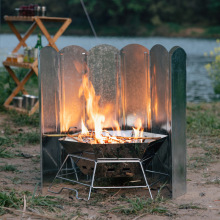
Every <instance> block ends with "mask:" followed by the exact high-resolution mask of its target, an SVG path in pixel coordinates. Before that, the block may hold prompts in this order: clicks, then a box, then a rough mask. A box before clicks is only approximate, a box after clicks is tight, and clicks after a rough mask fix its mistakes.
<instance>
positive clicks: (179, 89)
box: [170, 47, 186, 198]
mask: <svg viewBox="0 0 220 220" xmlns="http://www.w3.org/2000/svg"><path fill="white" fill-rule="evenodd" d="M170 72H171V83H172V97H171V99H172V104H171V105H172V118H171V121H172V127H171V146H172V195H173V197H174V198H176V197H178V196H180V195H182V194H184V193H185V192H186V53H185V51H184V50H183V49H182V48H178V47H176V48H173V49H171V51H170Z"/></svg>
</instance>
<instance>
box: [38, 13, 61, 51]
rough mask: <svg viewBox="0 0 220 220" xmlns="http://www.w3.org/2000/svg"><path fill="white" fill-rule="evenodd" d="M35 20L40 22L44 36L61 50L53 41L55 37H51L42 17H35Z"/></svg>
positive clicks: (39, 25)
mask: <svg viewBox="0 0 220 220" xmlns="http://www.w3.org/2000/svg"><path fill="white" fill-rule="evenodd" d="M35 21H36V22H37V24H38V27H39V28H40V29H41V31H42V32H43V34H44V36H45V37H46V38H47V40H48V42H49V45H50V46H51V47H53V48H54V49H55V50H56V51H59V49H58V48H57V46H56V44H55V43H54V42H53V38H51V36H50V34H49V32H48V31H47V29H46V28H45V26H44V24H43V22H42V21H41V19H40V18H38V17H37V18H35Z"/></svg>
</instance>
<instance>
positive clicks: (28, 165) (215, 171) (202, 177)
mask: <svg viewBox="0 0 220 220" xmlns="http://www.w3.org/2000/svg"><path fill="white" fill-rule="evenodd" d="M6 127H10V128H11V129H12V130H13V133H14V134H19V133H25V132H30V130H33V132H34V131H36V129H34V128H30V127H20V126H18V125H15V124H14V123H13V122H12V121H11V119H10V116H9V114H7V113H1V115H0V132H1V136H4V134H5V130H4V129H5V128H6ZM213 140H214V141H213ZM204 143H205V145H206V146H214V147H215V149H217V151H218V152H217V153H215V154H214V156H213V155H212V156H210V155H208V154H207V152H208V151H207V150H204V149H206V148H205V147H203V148H202V147H200V145H203V146H204ZM219 148H220V136H218V137H216V136H213V137H212V138H211V137H210V138H204V139H203V137H201V136H199V135H195V136H193V137H192V136H188V137H187V161H188V162H187V193H186V194H185V195H183V196H180V197H178V198H177V199H173V200H172V199H167V198H162V196H160V197H159V196H158V197H157V199H156V201H155V202H152V203H151V202H149V200H147V198H149V194H148V191H147V189H138V190H137V189H134V190H125V189H123V190H114V191H110V190H98V191H97V192H93V193H92V197H91V199H90V200H89V201H88V202H86V201H83V200H77V199H76V198H75V195H74V193H69V192H67V191H64V192H63V193H61V194H59V195H58V196H56V195H55V196H56V198H55V199H54V198H53V201H54V200H56V199H57V200H58V202H59V204H60V205H59V206H58V205H57V204H56V206H55V209H54V210H51V209H49V208H47V207H46V206H45V207H43V205H41V206H40V205H39V204H38V205H36V206H34V205H33V206H31V203H30V202H28V200H27V203H26V204H25V200H26V199H28V198H27V197H26V199H25V197H24V196H23V195H24V194H22V195H21V194H19V195H20V196H21V200H22V205H21V206H20V208H16V209H15V208H13V207H12V208H9V209H8V210H7V208H6V209H5V213H4V214H3V215H2V216H0V219H1V220H3V219H4V220H6V219H7V220H9V219H72V220H74V219H112V220H114V219H138V220H141V219H154V220H157V219H158V220H159V219H162V220H163V219H210V220H215V219H216V220H217V219H220V155H219ZM8 150H10V152H13V154H14V155H16V156H14V157H12V158H0V166H4V165H5V164H7V165H14V167H16V171H4V170H1V171H0V192H11V191H13V190H15V191H16V192H18V193H21V192H27V191H28V192H30V193H31V194H33V192H34V191H35V189H36V188H37V187H36V186H37V183H39V181H40V145H39V144H36V145H31V144H27V143H25V144H23V145H22V144H20V145H19V144H17V145H16V146H15V147H10V146H9V147H8ZM206 157H207V158H208V159H207V158H206ZM83 190H84V189H83ZM152 191H153V193H154V195H155V196H156V194H157V189H155V190H152ZM39 194H40V190H39V187H38V189H37V191H36V194H35V195H36V196H38V195H39ZM43 195H44V196H45V195H51V196H54V194H51V193H49V192H48V191H47V187H44V188H43ZM30 197H31V196H30ZM140 198H141V200H140ZM143 198H146V200H144V199H143ZM0 199H1V198H0ZM132 201H133V202H132ZM134 201H135V202H134ZM144 201H148V202H149V204H148V205H147V204H146V202H144ZM25 206H26V207H25ZM148 207H149V208H148ZM22 210H25V214H22V212H21V211H22Z"/></svg>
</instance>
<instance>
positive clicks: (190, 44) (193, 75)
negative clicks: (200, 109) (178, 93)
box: [0, 34, 220, 102]
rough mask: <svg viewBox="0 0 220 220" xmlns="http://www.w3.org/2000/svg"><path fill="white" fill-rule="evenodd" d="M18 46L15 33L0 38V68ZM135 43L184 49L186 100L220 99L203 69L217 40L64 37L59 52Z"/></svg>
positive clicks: (30, 43)
mask: <svg viewBox="0 0 220 220" xmlns="http://www.w3.org/2000/svg"><path fill="white" fill-rule="evenodd" d="M36 40H37V36H35V35H32V36H30V38H28V40H27V42H26V43H27V44H28V45H29V46H34V45H35V43H36ZM17 43H18V40H17V38H16V37H15V36H14V35H12V34H1V35H0V65H2V61H3V60H5V58H6V57H7V55H8V53H9V52H10V51H12V50H13V48H14V47H15V46H16V44H17ZM132 43H136V44H141V45H143V46H145V47H147V48H148V49H151V48H152V47H153V46H154V45H155V44H162V45H163V46H164V47H166V49H167V50H170V49H171V48H172V47H173V46H180V47H182V48H183V49H184V50H185V51H186V54H187V101H188V102H211V101H214V100H220V96H219V95H215V94H214V91H213V88H212V82H211V80H210V78H209V76H208V74H207V72H206V70H205V68H204V65H205V64H207V63H208V62H210V61H211V59H210V58H208V57H204V53H205V52H208V53H209V52H210V51H211V50H213V48H214V47H216V41H215V40H214V39H213V40H212V39H191V38H166V37H138V38H137V37H100V38H98V39H96V38H94V37H87V36H83V37H78V36H61V37H60V38H59V39H58V41H57V42H56V45H57V47H58V48H59V49H62V48H63V47H66V46H69V45H79V46H81V47H83V48H85V49H86V50H89V49H90V48H92V47H93V46H95V45H98V44H110V45H113V46H115V47H117V48H118V49H121V48H122V47H124V46H126V45H127V44H132ZM42 44H43V45H47V40H46V38H45V37H43V38H42Z"/></svg>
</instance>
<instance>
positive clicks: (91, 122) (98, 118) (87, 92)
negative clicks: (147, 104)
mask: <svg viewBox="0 0 220 220" xmlns="http://www.w3.org/2000/svg"><path fill="white" fill-rule="evenodd" d="M83 95H84V97H85V101H86V113H87V116H88V120H87V121H86V123H87V125H88V126H89V127H90V128H93V129H94V131H95V132H89V130H88V129H87V127H86V126H85V124H84V122H83V119H82V125H81V127H82V132H81V135H80V136H79V138H80V140H81V141H87V140H86V136H89V137H90V140H89V143H92V144H96V143H100V144H104V143H125V142H126V143H128V142H129V143H130V142H132V140H133V139H134V138H135V140H134V142H142V140H138V138H139V137H142V136H143V129H142V122H141V119H137V120H136V122H135V127H136V128H133V130H134V136H135V137H134V138H133V139H132V138H131V139H132V140H131V139H130V140H129V138H128V139H125V140H122V137H121V133H120V132H117V134H118V135H119V136H112V135H110V133H108V131H103V127H104V123H107V124H109V122H108V120H106V117H105V115H108V116H109V112H110V111H111V110H112V107H111V105H106V106H105V108H104V109H101V108H100V107H99V100H100V96H97V95H96V94H95V89H94V87H93V85H92V83H91V82H90V81H89V79H88V76H87V74H85V75H84V76H83V80H82V85H81V86H80V88H79V97H81V96H83ZM111 120H112V124H114V126H115V128H116V130H117V131H120V126H119V123H118V122H117V121H115V120H113V119H111ZM91 137H92V138H93V139H91ZM136 138H137V139H136Z"/></svg>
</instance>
